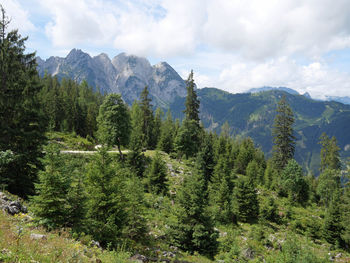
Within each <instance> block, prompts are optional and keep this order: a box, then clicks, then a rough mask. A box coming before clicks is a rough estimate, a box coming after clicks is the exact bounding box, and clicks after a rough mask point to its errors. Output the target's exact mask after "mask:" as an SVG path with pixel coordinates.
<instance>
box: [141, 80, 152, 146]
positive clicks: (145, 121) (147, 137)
mask: <svg viewBox="0 0 350 263" xmlns="http://www.w3.org/2000/svg"><path fill="white" fill-rule="evenodd" d="M151 101H152V99H151V98H150V97H149V91H148V87H147V86H146V87H145V88H144V89H143V91H142V93H141V95H140V108H141V112H142V132H143V139H142V142H143V146H144V147H146V148H153V146H154V145H153V125H154V123H153V122H154V116H153V110H152V104H151Z"/></svg>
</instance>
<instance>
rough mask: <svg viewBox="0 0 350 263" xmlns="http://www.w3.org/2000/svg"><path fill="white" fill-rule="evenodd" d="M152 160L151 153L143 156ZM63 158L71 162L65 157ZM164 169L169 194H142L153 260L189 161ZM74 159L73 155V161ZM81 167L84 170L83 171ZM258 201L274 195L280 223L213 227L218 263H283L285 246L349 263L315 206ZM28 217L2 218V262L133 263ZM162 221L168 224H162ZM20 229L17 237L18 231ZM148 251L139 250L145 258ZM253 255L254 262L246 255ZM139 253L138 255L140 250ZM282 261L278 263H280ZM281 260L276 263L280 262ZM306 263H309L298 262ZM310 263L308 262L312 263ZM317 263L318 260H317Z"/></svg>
mask: <svg viewBox="0 0 350 263" xmlns="http://www.w3.org/2000/svg"><path fill="white" fill-rule="evenodd" d="M146 155H147V156H149V157H152V156H153V155H154V151H147V152H146ZM68 156H69V155H67V158H73V157H68ZM162 156H163V159H164V160H165V161H166V163H167V166H168V179H169V188H170V195H169V196H167V197H160V196H155V195H152V194H146V196H145V199H146V207H147V210H146V218H147V222H148V227H149V235H150V239H151V242H150V246H151V250H153V251H154V252H153V254H152V255H153V256H155V255H157V253H159V252H157V251H172V248H171V247H170V246H169V245H168V244H166V243H165V242H164V238H166V237H165V230H166V228H167V225H166V220H172V213H171V212H172V211H171V209H172V207H173V205H172V203H173V199H174V195H175V194H176V189H177V188H178V187H179V186H180V185H181V182H182V181H183V178H184V177H185V176H191V173H192V169H193V162H191V161H178V160H175V159H171V158H170V157H169V156H168V155H167V154H165V153H162ZM77 157H78V156H76V158H77ZM83 170H84V168H82V171H83ZM258 193H259V199H260V201H263V200H264V199H265V198H267V197H268V196H273V197H274V199H275V201H276V203H277V205H278V211H279V223H278V224H277V223H270V222H268V223H264V224H258V223H255V224H247V223H239V224H238V225H217V226H216V228H217V229H218V231H219V232H220V238H219V241H220V249H219V253H218V255H217V256H216V260H225V262H234V260H237V261H238V262H248V261H249V262H263V260H264V259H265V260H266V262H283V256H284V255H283V253H282V252H281V247H284V246H285V244H288V245H289V246H292V247H293V246H294V247H297V251H300V252H299V253H309V252H312V254H313V255H315V256H317V258H319V259H322V260H323V259H324V260H323V261H322V262H329V261H328V258H329V255H328V253H331V255H336V254H337V253H339V252H341V253H342V256H341V258H339V259H336V260H335V262H350V255H349V254H348V253H345V252H344V251H338V250H332V248H331V246H330V244H328V243H327V242H325V241H324V240H322V238H321V231H322V225H321V222H322V220H321V219H322V218H323V216H324V211H323V210H321V209H319V208H318V207H316V206H312V207H310V206H309V207H292V206H290V204H289V203H288V200H287V199H285V198H277V196H276V193H274V192H271V191H268V190H265V189H262V188H261V189H258ZM26 218H27V217H26V216H24V215H20V216H16V217H11V216H8V215H6V214H4V213H2V212H1V213H0V262H30V261H31V260H32V262H98V261H96V260H97V259H99V260H101V261H102V262H131V261H130V260H128V259H129V258H130V256H131V255H132V253H128V252H126V251H118V252H108V251H102V250H100V249H97V248H91V247H88V246H86V245H83V244H82V243H80V242H78V241H76V240H74V239H72V238H71V237H70V236H69V234H68V233H67V232H65V231H62V232H60V233H59V232H50V233H46V232H45V230H44V229H42V228H38V227H36V226H35V225H33V223H30V222H29V221H26ZM165 219H166V220H165ZM21 228H22V229H23V230H22V232H21V233H19V232H18V229H21ZM31 233H43V234H45V235H47V240H39V241H37V240H31V239H30V234H31ZM147 250H148V249H145V251H143V252H144V253H147V252H146V251H147ZM250 251H253V258H251V259H249V253H250ZM140 252H141V253H143V252H142V251H140ZM176 255H177V256H176V258H177V259H179V260H185V261H188V262H203V263H205V262H212V261H210V260H209V259H207V258H204V257H201V256H199V255H189V254H187V253H181V252H178V253H176ZM281 258H282V261H281ZM278 260H280V261H278ZM299 262H310V261H299ZM311 262H312V261H311ZM320 262H321V261H320Z"/></svg>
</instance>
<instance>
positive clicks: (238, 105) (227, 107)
mask: <svg viewBox="0 0 350 263" xmlns="http://www.w3.org/2000/svg"><path fill="white" fill-rule="evenodd" d="M282 96H286V99H287V101H288V103H289V104H290V106H291V108H292V110H293V112H294V115H295V124H294V126H293V128H294V131H295V134H294V135H295V136H296V142H297V144H296V152H295V159H296V160H297V161H298V162H299V163H300V164H301V165H302V166H303V168H304V169H305V171H307V172H313V173H314V174H316V175H317V174H318V173H319V163H320V158H319V152H320V149H321V148H320V145H319V144H318V141H319V137H320V136H321V134H322V133H323V132H325V133H327V134H328V135H329V136H331V137H332V136H335V137H336V138H337V140H338V144H339V147H340V153H341V157H342V158H343V160H346V159H347V157H349V154H350V153H349V151H348V150H349V141H350V137H349V136H348V133H346V132H344V131H346V130H349V129H350V126H349V125H350V121H349V119H350V106H349V105H344V104H341V103H337V102H325V101H316V100H313V99H310V98H307V97H305V96H302V95H296V94H290V93H287V92H284V91H279V90H272V91H265V92H259V93H242V94H230V93H228V92H225V91H221V90H218V89H214V88H205V89H200V90H198V97H199V99H200V101H201V108H200V117H201V121H202V122H203V125H204V127H206V128H207V129H209V130H212V131H216V132H218V133H220V130H221V127H222V125H223V124H224V123H225V122H227V123H228V125H229V127H230V134H231V135H232V136H238V137H240V138H244V137H251V138H252V139H253V141H254V142H255V144H256V145H257V146H258V147H261V149H262V150H263V151H264V153H265V154H266V155H267V156H271V153H272V152H271V151H272V133H271V128H272V124H273V120H274V117H275V115H276V103H277V101H278V100H280V99H281V98H282ZM183 103H184V99H181V98H178V99H177V100H176V101H175V102H174V103H173V104H172V105H171V107H170V108H171V110H172V113H173V115H174V116H176V117H179V118H182V117H183V115H182V112H181V111H182V106H181V105H183Z"/></svg>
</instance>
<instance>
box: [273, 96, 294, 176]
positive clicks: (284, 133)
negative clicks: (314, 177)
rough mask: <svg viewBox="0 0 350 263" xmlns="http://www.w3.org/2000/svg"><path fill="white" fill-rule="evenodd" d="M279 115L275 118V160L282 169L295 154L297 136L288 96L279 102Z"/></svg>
mask: <svg viewBox="0 0 350 263" xmlns="http://www.w3.org/2000/svg"><path fill="white" fill-rule="evenodd" d="M276 112H277V115H276V117H275V120H274V125H273V130H272V135H273V143H274V146H273V160H274V163H275V165H276V167H277V168H279V169H280V170H282V169H283V168H284V167H285V166H286V165H287V163H288V161H289V160H290V159H292V158H293V156H294V150H295V137H294V135H293V123H294V116H293V112H292V109H291V108H290V106H289V105H288V103H287V100H286V96H283V97H282V99H281V100H280V101H279V102H278V105H277V109H276Z"/></svg>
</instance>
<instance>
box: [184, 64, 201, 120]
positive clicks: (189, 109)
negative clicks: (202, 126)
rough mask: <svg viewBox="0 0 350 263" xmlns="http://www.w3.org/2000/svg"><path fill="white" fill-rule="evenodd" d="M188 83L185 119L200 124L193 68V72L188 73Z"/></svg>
mask: <svg viewBox="0 0 350 263" xmlns="http://www.w3.org/2000/svg"><path fill="white" fill-rule="evenodd" d="M186 84H187V85H186V89H187V96H186V102H185V106H186V109H185V111H184V113H185V119H187V120H193V121H194V123H196V124H197V125H198V126H199V100H198V98H197V93H196V91H195V83H194V79H193V70H191V73H190V74H189V75H188V78H187V80H186Z"/></svg>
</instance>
